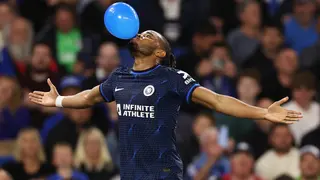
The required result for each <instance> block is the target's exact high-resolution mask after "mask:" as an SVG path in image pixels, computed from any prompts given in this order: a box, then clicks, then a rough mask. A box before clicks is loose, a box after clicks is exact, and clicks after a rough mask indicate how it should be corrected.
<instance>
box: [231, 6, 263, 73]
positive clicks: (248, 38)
mask: <svg viewBox="0 0 320 180" xmlns="http://www.w3.org/2000/svg"><path fill="white" fill-rule="evenodd" d="M238 6H239V7H238V13H239V18H240V21H241V26H240V28H238V29H235V30H233V31H232V32H230V33H229V35H228V37H227V42H228V44H229V45H230V46H231V51H232V58H233V60H234V62H235V63H236V65H237V66H238V67H241V66H242V64H243V63H244V61H245V60H246V59H248V58H249V57H250V56H251V55H252V54H253V53H254V51H255V50H256V48H257V47H258V46H259V43H260V42H259V38H260V37H259V36H260V25H261V10H260V5H259V3H258V2H256V1H254V0H249V1H243V2H242V3H239V5H238Z"/></svg>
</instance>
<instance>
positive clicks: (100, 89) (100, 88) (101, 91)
mask: <svg viewBox="0 0 320 180" xmlns="http://www.w3.org/2000/svg"><path fill="white" fill-rule="evenodd" d="M99 91H100V94H101V95H102V97H103V99H104V101H106V102H110V101H109V99H108V98H107V97H106V96H105V95H104V93H103V90H102V84H100V86H99Z"/></svg>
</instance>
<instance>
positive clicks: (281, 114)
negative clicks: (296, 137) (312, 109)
mask: <svg viewBox="0 0 320 180" xmlns="http://www.w3.org/2000/svg"><path fill="white" fill-rule="evenodd" d="M288 99H289V98H288V97H285V98H283V99H281V100H280V101H277V102H274V103H273V104H271V105H270V106H269V107H268V113H267V114H266V115H265V117H264V118H265V119H266V120H269V121H272V122H275V123H286V124H293V123H294V122H296V121H299V120H300V119H301V118H302V114H301V113H300V112H296V111H291V110H287V109H285V108H283V107H281V104H283V103H285V102H287V101H288Z"/></svg>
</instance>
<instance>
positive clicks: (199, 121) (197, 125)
mask: <svg viewBox="0 0 320 180" xmlns="http://www.w3.org/2000/svg"><path fill="white" fill-rule="evenodd" d="M214 125H215V119H214V117H213V115H212V113H210V112H201V113H199V114H198V115H197V116H196V117H195V119H194V121H193V126H192V129H193V133H194V135H195V136H196V137H200V135H201V133H202V132H204V131H205V130H206V129H207V128H210V127H213V126H214Z"/></svg>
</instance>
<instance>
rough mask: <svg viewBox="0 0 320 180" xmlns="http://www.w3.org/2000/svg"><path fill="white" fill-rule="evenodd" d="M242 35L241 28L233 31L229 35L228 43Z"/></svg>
mask: <svg viewBox="0 0 320 180" xmlns="http://www.w3.org/2000/svg"><path fill="white" fill-rule="evenodd" d="M240 35H241V31H240V29H239V28H237V29H235V30H233V31H231V32H230V33H229V35H228V37H227V41H228V43H232V41H234V40H235V39H236V38H237V37H239V36H240Z"/></svg>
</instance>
